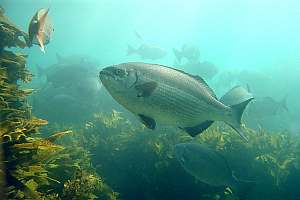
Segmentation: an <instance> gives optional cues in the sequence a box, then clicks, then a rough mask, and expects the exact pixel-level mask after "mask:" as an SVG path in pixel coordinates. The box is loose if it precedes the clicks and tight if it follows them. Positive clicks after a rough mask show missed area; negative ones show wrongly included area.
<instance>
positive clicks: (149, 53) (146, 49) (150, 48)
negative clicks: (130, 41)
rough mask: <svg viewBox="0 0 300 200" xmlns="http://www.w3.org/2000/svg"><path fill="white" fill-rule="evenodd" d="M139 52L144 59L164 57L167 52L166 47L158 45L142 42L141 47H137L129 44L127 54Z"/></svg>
mask: <svg viewBox="0 0 300 200" xmlns="http://www.w3.org/2000/svg"><path fill="white" fill-rule="evenodd" d="M132 54H137V55H139V56H141V58H142V59H150V60H158V59H161V58H164V57H165V56H166V55H167V53H166V51H165V50H164V49H162V48H160V47H159V46H156V45H151V44H142V45H141V46H140V47H139V48H137V49H135V48H133V47H131V46H130V45H128V49H127V55H132Z"/></svg>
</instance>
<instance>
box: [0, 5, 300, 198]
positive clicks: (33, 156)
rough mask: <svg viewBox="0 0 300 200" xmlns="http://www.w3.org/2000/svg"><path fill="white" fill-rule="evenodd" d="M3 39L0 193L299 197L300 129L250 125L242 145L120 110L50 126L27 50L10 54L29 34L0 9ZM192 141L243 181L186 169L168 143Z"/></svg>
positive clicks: (221, 134) (227, 131)
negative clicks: (215, 181) (32, 99)
mask: <svg viewBox="0 0 300 200" xmlns="http://www.w3.org/2000/svg"><path fill="white" fill-rule="evenodd" d="M0 38H1V41H0V142H1V150H0V158H1V160H2V161H1V162H0V178H1V179H0V186H5V191H4V192H5V196H4V193H0V195H1V199H45V200H47V199H49V200H50V199H55V200H56V199H62V200H69V199H74V200H77V199H109V200H115V199H124V200H126V199H128V200H133V199H139V200H140V199H146V200H153V199H156V200H160V199H161V200H165V199H172V200H174V199H175V200H176V199H178V200H179V199H191V200H194V199H203V200H210V199H213V200H220V199H225V200H248V199H249V200H252V199H258V200H260V199H270V200H273V199H274V200H275V199H276V200H277V199H278V200H282V199H287V200H297V199H299V197H300V191H299V189H298V187H299V184H300V137H299V135H296V134H290V133H289V132H267V131H265V130H263V129H258V130H252V129H247V131H246V134H247V138H248V139H249V141H248V142H245V141H243V140H242V139H241V138H240V137H239V136H238V135H237V134H234V133H233V132H234V131H233V130H232V129H231V128H229V127H227V126H224V125H223V124H222V123H214V125H213V126H212V127H211V128H209V129H207V130H206V131H205V132H203V133H202V134H201V135H199V136H197V137H195V139H192V138H191V137H190V136H189V135H187V134H185V133H184V132H183V131H182V130H179V129H169V128H168V129H163V128H162V129H158V130H156V131H152V130H148V129H147V128H146V127H145V126H143V125H142V124H140V123H137V124H135V123H134V122H133V121H130V120H127V118H126V117H125V115H123V113H120V112H118V111H116V110H113V111H112V112H111V113H104V112H103V111H102V110H101V112H100V111H99V112H96V113H94V115H93V117H92V119H91V120H89V121H88V122H84V124H80V123H77V124H75V123H74V124H68V125H63V124H60V123H48V121H47V120H44V119H39V118H37V117H35V116H34V115H33V114H32V111H31V107H30V106H29V105H28V103H27V99H28V97H29V95H30V94H32V93H33V92H35V91H34V90H33V89H28V88H25V87H24V86H23V85H24V84H23V83H28V82H29V81H31V78H32V74H31V73H30V72H29V71H28V70H27V66H26V59H27V56H26V55H24V54H20V53H16V52H15V51H18V49H20V48H25V47H26V46H27V44H28V35H27V34H26V33H25V32H23V31H22V30H20V29H18V28H17V27H16V26H15V25H14V24H13V23H12V22H10V21H9V19H7V18H6V17H5V16H4V11H3V9H0ZM10 47H14V48H15V49H14V50H15V51H12V50H11V49H10ZM66 121H68V120H66ZM190 141H193V142H196V143H200V144H205V145H207V146H209V147H210V148H211V149H213V150H215V151H216V152H218V153H220V154H221V155H223V156H224V157H225V158H226V160H227V161H228V163H229V165H230V168H231V170H232V171H233V172H234V175H235V176H236V177H237V178H238V180H240V182H239V184H238V185H237V186H236V187H232V188H229V187H223V186H220V187H214V186H210V185H207V184H205V183H202V182H201V181H198V180H196V179H195V178H194V177H193V176H191V175H190V174H188V173H187V172H186V171H184V169H183V168H182V167H181V166H180V163H178V161H177V160H176V159H175V158H174V146H175V144H178V143H183V142H190ZM199 168H201V166H199ZM2 188H3V187H1V188H0V190H1V189H2ZM0 192H3V191H0ZM2 194H3V195H2ZM2 197H3V198H2Z"/></svg>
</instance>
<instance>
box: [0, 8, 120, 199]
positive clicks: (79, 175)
mask: <svg viewBox="0 0 300 200" xmlns="http://www.w3.org/2000/svg"><path fill="white" fill-rule="evenodd" d="M0 38H1V40H0V138H1V140H0V142H1V150H0V155H1V157H0V159H1V165H0V178H2V179H1V180H0V183H1V186H5V187H1V190H2V189H3V188H5V191H1V198H2V199H3V198H4V197H5V198H7V199H78V198H79V199H81V198H84V199H95V198H97V196H99V197H100V196H101V195H102V196H104V198H105V199H116V197H117V194H116V193H114V192H113V191H112V190H111V189H110V187H109V186H108V185H107V184H105V183H104V181H103V179H102V178H101V177H100V176H99V175H98V174H97V173H96V172H95V171H93V168H92V166H91V165H90V162H89V161H88V159H89V157H88V156H89V155H88V154H87V153H86V152H87V151H86V150H84V149H82V148H80V147H78V146H77V147H76V148H74V149H70V148H65V147H64V146H62V145H59V144H55V143H57V142H58V141H59V140H60V138H61V137H62V136H64V135H68V134H71V133H72V131H70V130H66V131H62V132H55V133H54V134H51V135H50V136H48V137H42V134H41V133H40V127H41V126H45V125H47V124H48V122H47V121H46V120H43V119H39V118H37V117H34V116H33V115H32V113H31V107H30V106H29V105H28V103H27V97H28V95H29V94H31V93H32V92H33V90H32V89H23V88H22V87H21V85H20V84H21V82H23V83H27V82H29V81H31V78H32V75H31V73H30V72H29V71H28V69H27V67H26V58H27V56H26V55H23V54H20V53H15V52H14V51H11V50H10V49H9V48H10V47H16V48H25V47H26V43H27V42H26V41H27V38H28V36H27V34H26V33H24V32H23V31H21V30H20V29H19V28H17V27H16V26H15V25H14V24H13V23H12V22H10V21H9V19H8V18H7V17H5V16H4V11H3V9H1V10H0ZM20 81H21V82H20ZM73 147H74V145H73V146H71V148H73ZM83 155H86V157H84V156H83ZM4 193H5V194H4ZM96 195H97V196H96Z"/></svg>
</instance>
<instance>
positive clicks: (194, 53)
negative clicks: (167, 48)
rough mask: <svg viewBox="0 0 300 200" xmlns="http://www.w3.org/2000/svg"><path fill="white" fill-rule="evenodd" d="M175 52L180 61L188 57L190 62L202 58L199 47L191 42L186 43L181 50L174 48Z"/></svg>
mask: <svg viewBox="0 0 300 200" xmlns="http://www.w3.org/2000/svg"><path fill="white" fill-rule="evenodd" d="M173 53H174V55H175V57H176V58H177V60H178V61H179V62H181V60H182V58H186V59H187V60H188V61H189V62H197V61H199V58H200V50H199V48H198V47H196V46H194V45H189V44H184V45H183V46H182V47H181V50H178V49H175V48H173Z"/></svg>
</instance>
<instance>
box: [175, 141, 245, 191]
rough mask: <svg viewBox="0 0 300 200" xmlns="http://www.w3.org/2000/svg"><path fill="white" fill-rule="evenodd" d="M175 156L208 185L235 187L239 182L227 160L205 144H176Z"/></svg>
mask: <svg viewBox="0 0 300 200" xmlns="http://www.w3.org/2000/svg"><path fill="white" fill-rule="evenodd" d="M174 157H175V158H176V159H177V160H178V162H179V163H180V165H181V166H182V167H183V169H184V170H185V171H186V172H187V173H189V174H190V175H192V176H194V177H195V178H196V179H197V180H199V181H201V182H203V183H206V184H208V185H211V186H234V187H235V186H236V185H237V183H238V182H239V181H238V179H237V178H236V177H235V176H234V175H233V173H232V170H231V168H230V167H229V164H228V162H227V160H226V159H225V158H224V157H223V156H222V155H221V154H220V153H218V152H216V151H215V150H213V149H210V148H209V147H207V146H206V145H204V144H197V143H180V144H176V145H175V147H174Z"/></svg>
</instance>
